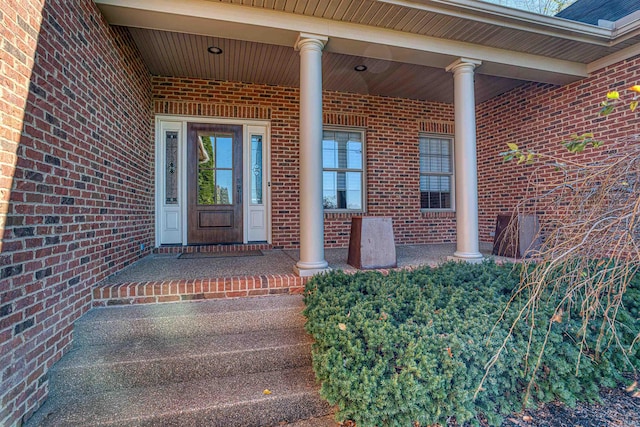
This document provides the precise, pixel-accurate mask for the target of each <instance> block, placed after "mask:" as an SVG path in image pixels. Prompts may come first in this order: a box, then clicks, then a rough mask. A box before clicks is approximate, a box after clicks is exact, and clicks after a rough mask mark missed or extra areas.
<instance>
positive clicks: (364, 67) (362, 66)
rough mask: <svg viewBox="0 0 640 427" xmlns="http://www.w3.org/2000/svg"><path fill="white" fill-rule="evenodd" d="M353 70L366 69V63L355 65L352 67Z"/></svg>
mask: <svg viewBox="0 0 640 427" xmlns="http://www.w3.org/2000/svg"><path fill="white" fill-rule="evenodd" d="M353 69H354V70H356V71H366V70H367V66H366V65H356V66H355V67H353Z"/></svg>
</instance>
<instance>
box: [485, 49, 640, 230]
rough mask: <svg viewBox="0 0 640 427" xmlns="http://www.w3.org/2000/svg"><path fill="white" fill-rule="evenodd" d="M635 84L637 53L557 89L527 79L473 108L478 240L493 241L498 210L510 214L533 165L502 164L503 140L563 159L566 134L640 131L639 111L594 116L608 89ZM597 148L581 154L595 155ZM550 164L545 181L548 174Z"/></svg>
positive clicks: (604, 136) (608, 135)
mask: <svg viewBox="0 0 640 427" xmlns="http://www.w3.org/2000/svg"><path fill="white" fill-rule="evenodd" d="M639 83H640V56H636V57H635V58H631V59H629V60H627V61H623V62H620V63H618V64H614V65H612V66H609V67H607V68H605V69H603V70H600V71H598V72H596V73H593V75H592V76H591V77H589V78H586V79H584V80H581V81H578V82H576V83H572V84H570V85H566V86H562V87H557V86H552V85H544V84H535V83H528V84H525V85H524V86H521V87H520V88H517V89H514V90H512V91H510V92H507V93H505V94H503V95H502V96H499V97H496V98H494V99H491V100H489V101H487V102H485V103H483V104H481V105H479V106H478V109H477V118H478V119H477V125H478V128H477V129H478V132H477V134H478V185H479V189H478V191H479V195H478V197H479V206H480V212H479V213H480V218H479V220H480V239H481V240H482V241H487V242H492V241H493V237H492V236H491V235H490V233H491V232H493V231H494V229H495V220H496V216H497V215H498V214H503V213H511V212H512V210H513V208H514V207H515V206H516V204H517V202H518V201H519V200H521V198H522V196H523V194H524V189H525V187H526V184H527V179H528V177H529V176H530V174H531V172H532V168H534V167H536V166H535V165H533V166H523V165H517V164H515V163H514V162H511V163H508V164H505V163H503V162H502V160H501V159H500V157H499V153H500V152H503V151H507V150H508V148H507V145H506V144H507V142H515V143H516V144H518V145H519V146H520V147H523V148H529V149H533V150H535V151H537V152H539V153H554V154H557V155H560V156H569V157H567V158H574V159H575V158H576V155H572V154H568V153H567V151H566V149H565V148H564V147H562V145H561V142H562V141H563V139H567V138H568V137H569V136H570V135H571V134H574V133H577V134H582V133H585V132H594V133H595V137H596V138H597V139H600V140H603V141H605V142H606V141H614V140H616V139H617V138H620V137H624V136H629V135H634V134H639V133H640V114H638V113H637V112H636V113H635V114H631V113H629V112H628V109H627V108H620V109H618V111H617V112H615V113H613V114H611V115H610V116H608V117H606V118H603V117H600V116H599V115H598V111H599V110H600V102H602V100H603V99H604V98H605V95H606V94H607V92H608V91H611V90H618V91H620V92H621V94H623V95H626V96H629V95H630V94H631V92H629V91H628V90H627V89H628V88H629V87H630V86H632V85H634V84H639ZM597 153H598V152H597V151H590V152H585V153H584V154H582V155H581V156H582V158H586V157H587V156H591V158H597V156H598V154H597ZM552 173H553V172H552V170H551V168H549V170H548V172H546V176H543V178H544V179H545V180H548V179H550V178H551V176H552Z"/></svg>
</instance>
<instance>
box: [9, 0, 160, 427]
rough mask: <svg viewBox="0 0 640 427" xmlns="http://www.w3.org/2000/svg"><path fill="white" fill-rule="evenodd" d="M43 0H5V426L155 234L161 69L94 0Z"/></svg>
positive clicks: (37, 398)
mask: <svg viewBox="0 0 640 427" xmlns="http://www.w3.org/2000/svg"><path fill="white" fill-rule="evenodd" d="M42 3H43V2H42V1H34V0H31V1H24V0H23V1H9V0H0V10H1V12H0V23H1V25H0V31H1V32H2V38H3V39H2V42H3V45H2V73H1V74H2V77H0V79H1V80H0V81H1V83H2V90H3V93H2V99H1V100H0V102H1V103H0V112H1V113H2V127H1V128H0V132H1V133H0V167H1V168H2V181H0V208H1V209H2V212H5V211H6V216H5V217H1V216H0V218H1V219H0V220H1V221H2V222H1V223H0V230H1V231H2V252H1V253H0V275H1V276H0V376H1V381H2V382H1V384H0V404H1V405H0V408H1V409H0V425H3V426H12V425H19V424H20V423H21V422H22V418H23V416H25V415H26V416H28V415H29V414H30V413H32V411H33V410H34V409H35V408H36V407H37V406H39V405H40V404H41V403H42V401H43V400H44V398H45V397H46V393H47V370H48V368H49V367H50V366H51V365H52V364H53V363H54V362H55V361H56V360H58V359H59V358H60V357H61V355H62V354H63V353H64V352H65V351H66V350H67V349H68V347H69V344H70V341H71V331H72V323H73V321H75V320H76V319H77V318H78V317H79V316H80V315H81V314H83V313H84V312H86V311H87V310H88V309H89V308H90V307H91V295H92V293H91V287H92V285H93V284H95V283H96V282H97V281H99V280H101V279H103V278H105V277H106V276H108V275H110V274H112V273H114V272H116V271H117V270H119V269H121V268H122V267H123V266H125V265H127V264H129V263H131V262H133V261H135V260H137V259H138V258H140V257H141V256H143V255H146V254H148V253H149V248H150V247H152V246H153V244H154V240H153V237H154V234H153V226H154V222H153V207H154V201H153V170H154V169H153V134H152V118H153V117H152V113H151V110H152V108H151V83H150V76H149V73H148V71H147V69H146V68H145V66H144V65H143V63H142V62H141V60H140V59H139V52H137V50H136V49H135V47H134V44H133V42H132V40H131V37H130V35H129V34H128V32H127V31H126V30H123V29H118V28H110V27H109V26H108V25H107V24H106V23H105V21H104V20H103V18H102V16H101V15H100V12H99V11H98V9H97V8H96V7H95V5H94V4H93V2H92V1H90V0H76V1H63V0H58V1H47V2H46V4H45V6H44V10H42V12H41V5H42ZM40 21H41V22H42V25H41V27H40ZM34 52H35V61H32V59H31V58H32V57H33V56H34ZM31 71H32V73H31ZM23 112H24V121H23V122H22V121H21V118H22V113H23ZM14 165H15V168H14ZM3 224H4V226H2V225H3ZM141 245H144V247H145V249H144V250H141Z"/></svg>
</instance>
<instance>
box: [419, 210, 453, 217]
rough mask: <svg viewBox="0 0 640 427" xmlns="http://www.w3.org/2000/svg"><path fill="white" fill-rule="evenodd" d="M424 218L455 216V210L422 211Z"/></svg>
mask: <svg viewBox="0 0 640 427" xmlns="http://www.w3.org/2000/svg"><path fill="white" fill-rule="evenodd" d="M420 215H421V216H422V218H455V217H456V213H455V211H421V212H420Z"/></svg>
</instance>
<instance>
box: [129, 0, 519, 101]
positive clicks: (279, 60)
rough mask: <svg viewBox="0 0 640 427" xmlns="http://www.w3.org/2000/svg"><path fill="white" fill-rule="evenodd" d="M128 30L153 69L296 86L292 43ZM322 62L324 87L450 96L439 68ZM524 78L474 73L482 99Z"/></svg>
mask: <svg viewBox="0 0 640 427" xmlns="http://www.w3.org/2000/svg"><path fill="white" fill-rule="evenodd" d="M256 2H257V0H256ZM262 3H264V4H267V3H269V4H273V5H279V4H280V3H291V2H286V1H276V0H272V1H268V0H264V1H263V2H262ZM326 3H327V7H328V6H330V5H331V4H334V5H337V6H339V5H340V2H335V1H331V0H326ZM300 7H301V6H300ZM327 10H328V9H327ZM336 10H338V9H337V8H336ZM129 31H130V32H131V35H132V37H133V39H134V40H135V42H136V44H137V46H138V49H139V50H140V52H141V55H142V57H143V59H144V61H145V63H146V64H147V66H148V67H149V70H150V72H151V73H152V74H154V75H160V76H175V77H191V78H200V79H213V80H227V81H239V82H247V83H262V84H272V85H279V86H289V87H298V86H299V69H300V65H299V64H300V60H299V55H298V52H296V51H295V50H294V49H293V47H286V46H276V45H269V44H264V43H256V42H247V41H240V40H230V39H224V38H218V37H208V36H200V35H194V34H186V33H175V32H167V31H158V30H147V29H140V28H129ZM209 46H217V47H219V48H221V49H222V51H223V53H222V54H220V55H212V54H210V53H209V52H208V51H207V48H208V47H209ZM356 65H365V66H366V67H367V70H366V71H364V72H357V71H355V70H354V67H355V66H356ZM322 66H323V87H324V89H326V90H331V91H340V92H351V93H360V94H369V95H381V96H391V97H400V98H408V99H422V100H429V101H436V102H445V103H452V102H453V77H452V75H451V74H450V73H447V72H445V71H444V70H443V69H441V68H434V67H425V66H420V65H413V64H406V63H400V62H395V61H390V60H380V59H372V58H363V57H357V56H350V55H341V54H336V53H331V52H325V53H323V56H322ZM522 83H523V82H522V81H521V80H515V79H507V78H501V77H493V76H486V75H482V74H476V101H477V102H483V101H485V100H488V99H490V98H492V97H494V96H497V95H499V94H501V93H503V92H506V91H507V90H510V89H512V88H514V87H517V86H519V85H521V84H522Z"/></svg>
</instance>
